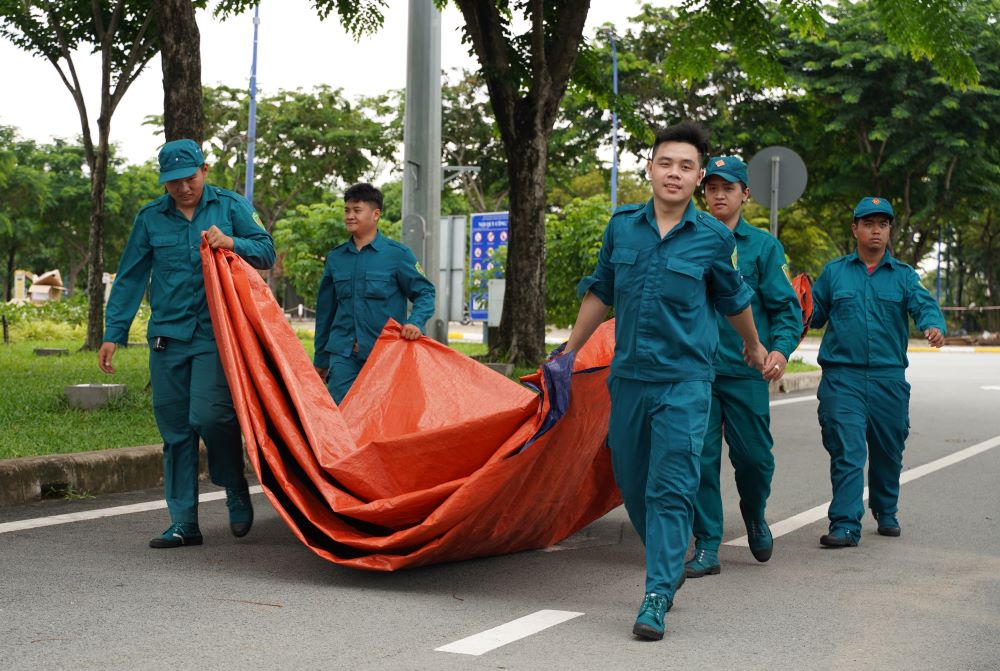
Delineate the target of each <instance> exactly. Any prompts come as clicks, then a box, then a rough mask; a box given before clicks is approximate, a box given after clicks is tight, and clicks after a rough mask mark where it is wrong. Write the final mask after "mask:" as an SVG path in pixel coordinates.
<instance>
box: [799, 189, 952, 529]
mask: <svg viewBox="0 0 1000 671" xmlns="http://www.w3.org/2000/svg"><path fill="white" fill-rule="evenodd" d="M876 202H877V199H876ZM812 291H813V316H812V322H811V325H812V327H813V328H820V327H822V326H826V332H825V333H824V334H823V341H822V343H821V345H820V350H819V364H820V366H822V368H823V380H822V381H821V382H820V386H819V390H818V392H817V396H818V397H819V409H818V413H819V422H820V427H821V429H822V435H823V447H825V448H826V450H827V452H829V454H830V478H831V481H832V485H833V500H832V501H831V503H830V510H829V514H828V516H829V518H830V530H831V531H833V530H836V529H841V530H843V531H844V532H845V533H846V534H848V536H849V537H850V538H851V539H852V540H853V541H854V544H856V543H857V542H859V541H860V532H861V518H862V516H863V515H864V503H863V499H862V495H863V490H864V466H865V459H866V457H867V458H868V485H869V490H870V492H871V496H870V501H869V505H870V507H871V509H872V512H873V513H875V514H876V516H878V515H881V514H887V515H892V516H895V514H896V512H897V505H898V499H899V474H900V472H901V471H902V468H903V449H904V447H905V442H906V438H907V436H908V435H909V430H910V421H909V419H910V413H909V405H910V385H909V383H907V381H906V376H905V370H906V367H907V366H908V365H909V361H908V360H907V358H906V347H907V343H908V338H909V325H908V318H907V317H908V316H910V317H912V318H913V320H914V321H915V322H916V324H917V328H918V329H920V330H921V331H926V330H927V329H929V328H937V329H940V330H941V332H942V333H944V330H945V323H944V316H943V315H942V314H941V309H940V308H939V307H938V305H937V302H935V300H934V298H933V297H932V296H931V295H930V293H929V292H928V291H927V289H925V288H924V286H923V285H922V284H920V278H919V277H917V273H916V271H914V270H913V268H912V267H910V266H908V265H907V264H905V263H903V262H902V261H899V260H897V259H895V258H893V256H892V254H890V253H889V252H888V251H886V253H885V256H884V257H883V258H882V260H881V261H880V262H879V263H878V264H876V265H875V266H874V267H873V268H872V269H871V271H869V269H868V268H867V267H866V266H865V263H864V262H863V261H862V260H861V259H860V258H859V257H858V254H857V253H856V252H855V253H853V254H848V255H847V256H843V257H841V258H839V259H836V260H834V261H831V262H830V263H828V264H827V265H826V267H825V268H824V269H823V272H822V273H821V274H820V276H819V277H818V278H817V279H816V283H815V284H814V285H813V289H812ZM866 448H867V449H866Z"/></svg>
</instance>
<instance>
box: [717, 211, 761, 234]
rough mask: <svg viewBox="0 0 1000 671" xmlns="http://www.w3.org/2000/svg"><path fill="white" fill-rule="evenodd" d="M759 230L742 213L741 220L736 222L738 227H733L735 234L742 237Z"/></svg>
mask: <svg viewBox="0 0 1000 671" xmlns="http://www.w3.org/2000/svg"><path fill="white" fill-rule="evenodd" d="M723 223H725V222H723ZM755 230H757V229H756V228H754V227H753V226H751V225H750V224H748V223H747V220H746V219H744V218H743V215H742V214H741V215H740V220H739V221H738V222H737V223H736V228H734V229H733V235H738V236H740V237H741V238H745V237H747V236H748V235H750V234H751V233H752V232H753V231H755Z"/></svg>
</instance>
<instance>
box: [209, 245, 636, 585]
mask: <svg viewBox="0 0 1000 671" xmlns="http://www.w3.org/2000/svg"><path fill="white" fill-rule="evenodd" d="M201 254H202V266H203V270H204V276H205V290H206V293H207V295H208V304H209V309H210V311H211V315H212V326H213V329H214V331H215V338H216V341H217V342H218V346H219V354H220V356H221V358H222V364H223V367H224V368H225V371H226V378H227V380H228V381H229V387H230V389H231V391H232V395H233V403H234V405H235V407H236V413H237V415H238V417H239V421H240V427H241V429H242V431H243V436H244V440H245V442H246V450H247V456H248V457H249V459H250V463H251V464H252V465H253V468H254V470H255V471H256V472H257V476H258V478H259V479H260V482H261V485H262V486H263V489H264V492H265V494H266V495H267V497H268V499H270V501H271V503H272V505H273V506H274V507H275V509H276V510H277V511H278V513H279V514H280V515H281V517H282V518H283V519H284V520H285V522H286V523H287V524H288V526H289V527H291V529H292V531H293V532H294V533H295V535H296V536H298V537H299V539H300V540H301V541H302V542H303V543H305V544H306V545H307V546H308V547H309V548H310V549H311V550H312V551H313V552H315V553H316V554H318V555H320V556H321V557H324V558H326V559H328V560H330V561H332V562H336V563H338V564H343V565H346V566H351V567H354V568H361V569H370V570H377V571H392V570H396V569H400V568H405V567H408V566H419V565H422V564H431V563H436V562H443V561H453V560H458V559H468V558H471V557H480V556H485V555H495V554H502V553H508V552H517V551H520V550H528V549H533V548H541V547H546V546H548V545H551V544H553V543H557V542H559V541H560V540H562V539H564V538H566V537H567V536H569V535H570V534H572V533H574V532H576V531H577V530H579V529H581V528H583V527H584V526H586V525H587V524H589V523H590V522H592V521H593V520H595V519H597V518H599V517H601V516H602V515H604V514H605V513H606V512H608V511H609V510H611V509H612V508H614V507H615V506H617V505H618V504H619V503H620V502H621V498H620V495H619V493H618V490H617V488H616V487H615V484H614V479H613V476H612V472H611V461H610V457H609V454H608V450H607V449H606V448H605V447H604V439H605V435H606V433H607V420H608V411H609V407H610V401H609V399H608V394H607V390H606V386H605V383H606V379H607V374H608V365H609V364H610V361H611V356H612V354H613V349H614V334H613V326H612V325H611V324H610V323H608V324H605V325H603V326H602V327H601V328H600V329H599V330H598V332H597V333H596V334H595V335H594V336H593V337H592V338H591V339H590V341H589V342H588V343H587V346H586V347H584V348H582V349H581V351H580V352H579V353H577V354H576V355H575V357H574V356H573V355H567V356H563V357H560V358H558V359H555V360H554V361H553V362H552V363H550V364H546V365H545V366H543V367H542V369H540V370H539V372H538V373H536V374H535V375H534V376H531V380H530V381H531V382H533V383H534V384H535V385H536V386H537V387H538V388H540V389H541V393H535V392H534V391H531V390H530V389H528V388H526V387H524V386H522V385H519V384H517V383H515V382H513V381H511V380H509V379H507V378H506V377H504V376H502V375H500V374H499V373H496V372H494V371H492V370H490V369H489V368H487V367H485V366H483V365H482V364H480V363H478V362H476V361H474V360H472V359H470V358H468V357H466V356H464V355H462V354H459V353H458V352H455V351H454V350H452V349H449V348H448V347H445V346H444V345H441V344H440V343H437V342H435V341H433V340H430V339H428V338H421V339H419V340H416V341H407V340H403V339H402V338H401V336H400V326H399V324H397V323H396V322H393V321H391V320H390V322H389V323H388V324H387V325H386V328H385V330H384V331H383V332H382V335H381V336H380V337H379V339H378V341H377V342H376V344H375V348H374V349H373V351H372V353H371V356H370V357H369V360H368V362H367V363H366V364H365V367H364V369H363V370H362V371H361V375H360V376H359V377H358V379H357V381H356V382H355V384H354V386H353V388H352V389H351V392H350V393H349V394H348V395H347V397H346V398H345V399H344V401H343V403H342V404H341V406H340V407H339V408H338V407H337V406H336V405H335V404H334V402H333V399H332V398H331V397H330V394H329V393H328V392H327V389H326V386H325V385H324V383H323V382H322V381H321V380H320V379H319V376H318V375H316V373H315V371H314V370H313V366H312V362H311V361H310V359H309V356H308V354H306V352H305V350H303V348H302V346H301V344H300V343H299V341H298V339H297V338H296V336H295V334H294V333H293V331H292V329H291V327H290V326H289V324H288V322H287V320H286V319H285V315H284V313H283V312H282V310H281V308H280V307H279V306H278V305H277V303H276V302H275V301H274V298H273V296H272V294H271V292H270V290H269V289H268V287H267V285H266V284H265V283H264V281H263V280H262V279H261V278H260V276H259V275H258V273H257V272H256V271H255V270H254V269H253V268H251V267H250V266H249V265H247V264H246V263H245V262H243V261H242V260H241V259H240V258H239V257H237V256H236V255H234V254H233V253H231V252H228V251H224V250H214V251H213V250H211V249H209V248H208V246H207V245H205V244H203V245H202V248H201ZM570 397H572V399H573V403H569V398H570Z"/></svg>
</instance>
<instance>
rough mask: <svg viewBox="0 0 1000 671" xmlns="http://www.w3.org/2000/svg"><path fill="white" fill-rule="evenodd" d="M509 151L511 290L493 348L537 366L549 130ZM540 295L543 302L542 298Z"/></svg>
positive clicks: (541, 343)
mask: <svg viewBox="0 0 1000 671" xmlns="http://www.w3.org/2000/svg"><path fill="white" fill-rule="evenodd" d="M519 144H520V145H521V147H522V149H524V151H521V152H511V153H509V157H510V160H509V161H508V163H507V173H508V179H509V180H510V193H509V196H510V243H509V246H508V248H507V269H506V272H505V277H506V279H507V282H506V291H505V296H504V304H503V314H502V315H501V318H500V329H499V334H498V341H497V343H496V345H495V346H494V348H495V349H496V350H498V351H501V352H505V353H506V357H507V360H508V361H516V362H519V363H527V364H529V365H534V364H537V363H538V362H540V361H541V360H542V359H544V358H545V300H544V296H545V202H546V201H545V166H546V165H547V159H548V134H547V133H545V132H544V131H543V130H542V129H538V130H537V132H536V133H535V137H532V138H529V137H524V138H523V139H522V142H521V143H519ZM540 299H541V300H540Z"/></svg>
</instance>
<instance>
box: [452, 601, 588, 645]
mask: <svg viewBox="0 0 1000 671" xmlns="http://www.w3.org/2000/svg"><path fill="white" fill-rule="evenodd" d="M581 615H583V613H575V612H573V611H569V610H540V611H538V612H536V613H532V614H531V615H525V616H524V617H519V618H517V619H516V620H512V621H510V622H507V623H506V624H501V625H500V626H499V627H493V628H492V629H487V630H486V631H483V632H480V633H478V634H473V635H472V636H468V637H466V638H463V639H461V640H458V641H455V642H454V643H449V644H448V645H442V646H441V647H440V648H434V650H435V651H436V652H454V653H457V654H460V655H482V654H483V653H486V652H489V651H490V650H495V649H496V648H499V647H500V646H503V645H507V644H508V643H513V642H514V641H519V640H521V639H522V638H526V637H528V636H531V635H532V634H537V633H538V632H540V631H544V630H545V629H548V628H549V627H554V626H555V625H557V624H562V623H563V622H566V621H567V620H572V619H573V618H575V617H580V616H581Z"/></svg>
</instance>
